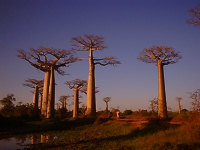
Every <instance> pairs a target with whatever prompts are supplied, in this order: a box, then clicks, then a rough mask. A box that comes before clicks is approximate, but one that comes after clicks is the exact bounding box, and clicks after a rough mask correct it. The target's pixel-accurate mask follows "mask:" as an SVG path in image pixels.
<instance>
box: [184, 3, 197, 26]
mask: <svg viewBox="0 0 200 150" xmlns="http://www.w3.org/2000/svg"><path fill="white" fill-rule="evenodd" d="M189 13H190V16H191V17H192V18H191V19H190V20H188V21H187V23H189V24H194V25H197V26H199V27H200V4H199V5H197V6H196V7H195V8H193V9H190V10H189Z"/></svg>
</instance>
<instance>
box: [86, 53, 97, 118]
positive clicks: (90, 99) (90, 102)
mask: <svg viewBox="0 0 200 150" xmlns="http://www.w3.org/2000/svg"><path fill="white" fill-rule="evenodd" d="M86 107H87V110H86V115H87V116H88V117H95V116H96V97H95V64H94V60H93V51H92V50H90V56H89V75H88V86H87V106H86Z"/></svg>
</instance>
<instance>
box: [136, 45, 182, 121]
mask: <svg viewBox="0 0 200 150" xmlns="http://www.w3.org/2000/svg"><path fill="white" fill-rule="evenodd" d="M180 58H181V57H180V55H179V52H176V51H175V49H174V48H173V47H167V46H152V47H151V48H149V49H146V48H145V49H144V50H143V51H142V52H141V53H140V55H139V57H138V59H139V60H140V61H143V62H146V63H156V65H157V68H158V117H159V118H161V119H165V118H167V103H166V94H165V81H164V70H163V66H165V65H169V64H174V63H176V62H178V60H179V59H180Z"/></svg>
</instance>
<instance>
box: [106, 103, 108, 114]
mask: <svg viewBox="0 0 200 150" xmlns="http://www.w3.org/2000/svg"><path fill="white" fill-rule="evenodd" d="M106 112H108V102H106Z"/></svg>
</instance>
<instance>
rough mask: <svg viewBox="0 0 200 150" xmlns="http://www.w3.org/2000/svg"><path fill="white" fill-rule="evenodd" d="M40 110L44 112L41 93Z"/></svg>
mask: <svg viewBox="0 0 200 150" xmlns="http://www.w3.org/2000/svg"><path fill="white" fill-rule="evenodd" d="M40 110H42V94H41V93H40Z"/></svg>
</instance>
